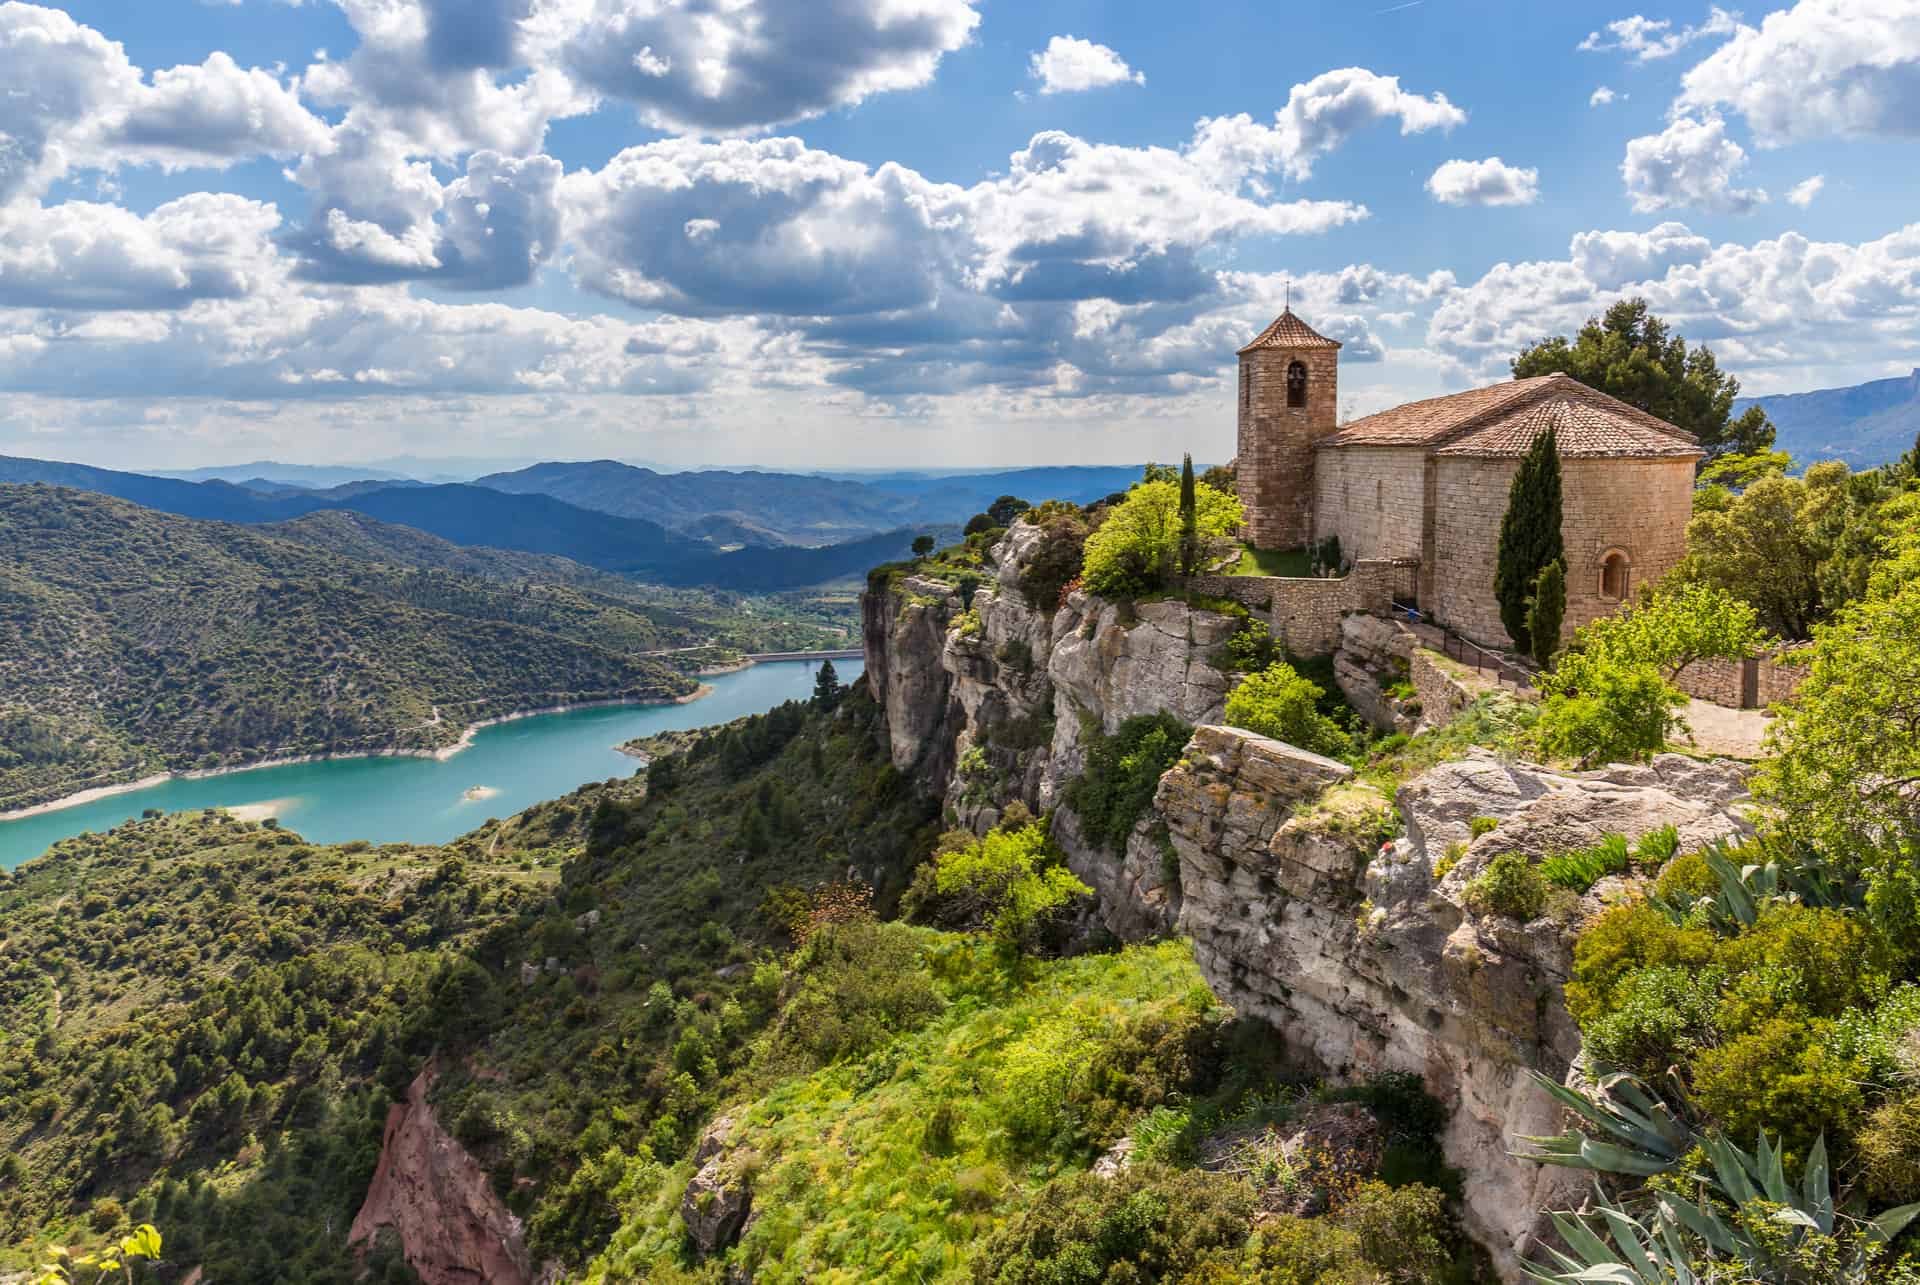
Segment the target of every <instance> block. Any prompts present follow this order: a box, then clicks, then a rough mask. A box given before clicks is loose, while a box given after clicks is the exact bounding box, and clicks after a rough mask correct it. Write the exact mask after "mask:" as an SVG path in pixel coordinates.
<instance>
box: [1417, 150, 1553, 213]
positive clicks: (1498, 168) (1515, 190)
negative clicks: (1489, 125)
mask: <svg viewBox="0 0 1920 1285" xmlns="http://www.w3.org/2000/svg"><path fill="white" fill-rule="evenodd" d="M1427 191H1428V192H1430V193H1432V194H1433V199H1434V200H1436V201H1439V202H1440V203H1441V204H1442V205H1532V204H1533V203H1534V202H1535V201H1537V200H1539V199H1540V171H1539V170H1537V169H1533V168H1527V169H1522V168H1520V167H1519V166H1517V165H1509V164H1507V163H1506V162H1505V161H1503V160H1501V159H1500V158H1499V157H1498V156H1489V157H1487V159H1485V160H1484V161H1462V160H1452V161H1447V162H1444V163H1443V164H1442V165H1441V166H1440V168H1439V169H1436V170H1435V171H1434V172H1433V174H1432V175H1431V176H1430V177H1429V178H1428V179H1427Z"/></svg>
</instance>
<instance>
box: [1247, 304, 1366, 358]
mask: <svg viewBox="0 0 1920 1285" xmlns="http://www.w3.org/2000/svg"><path fill="white" fill-rule="evenodd" d="M1339 346H1340V341H1339V340H1338V339H1329V338H1327V337H1326V336H1325V335H1323V334H1320V333H1318V332H1317V331H1315V330H1314V328H1313V327H1312V326H1309V325H1308V324H1307V323H1306V322H1304V321H1302V320H1300V318H1298V317H1296V316H1294V315H1293V309H1292V308H1291V307H1289V308H1288V309H1287V310H1286V311H1285V312H1283V313H1281V314H1280V315H1279V316H1277V317H1275V318H1274V319H1273V324H1272V325H1271V326H1268V327H1267V328H1266V329H1265V330H1262V331H1261V332H1260V334H1259V337H1258V338H1256V339H1255V340H1254V341H1253V342H1252V343H1250V344H1248V345H1247V346H1246V347H1245V348H1242V349H1241V350H1240V351H1241V352H1242V353H1249V352H1252V351H1253V350H1254V349H1256V348H1338V347H1339ZM1236 355H1237V354H1236Z"/></svg>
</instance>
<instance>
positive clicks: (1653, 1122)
mask: <svg viewBox="0 0 1920 1285" xmlns="http://www.w3.org/2000/svg"><path fill="white" fill-rule="evenodd" d="M1528 1074H1529V1075H1531V1076H1532V1077H1533V1079H1534V1083H1536V1084H1538V1085H1539V1086H1540V1087H1541V1088H1543V1089H1545V1090H1546V1091H1547V1092H1548V1093H1550V1094H1552V1095H1553V1097H1554V1098H1555V1099H1557V1100H1558V1101H1559V1102H1560V1103H1561V1104H1562V1105H1564V1106H1566V1107H1567V1108H1569V1109H1570V1110H1572V1111H1573V1112H1574V1113H1576V1114H1577V1115H1579V1116H1580V1117H1581V1118H1582V1119H1583V1120H1585V1121H1586V1122H1587V1123H1588V1124H1589V1125H1591V1126H1593V1129H1594V1130H1595V1131H1596V1132H1597V1133H1598V1135H1599V1136H1597V1137H1596V1136H1593V1135H1591V1134H1588V1133H1585V1132H1582V1131H1581V1130H1579V1129H1569V1130H1567V1131H1566V1132H1565V1133H1562V1134H1559V1135H1557V1136H1555V1137H1547V1138H1536V1137H1528V1136H1522V1137H1521V1138H1520V1142H1521V1143H1523V1144H1524V1147H1523V1149H1522V1150H1519V1151H1516V1152H1514V1153H1513V1154H1514V1155H1516V1156H1519V1157H1520V1158H1521V1159H1523V1160H1534V1161H1538V1162H1539V1163H1541V1164H1546V1165H1561V1166H1564V1167H1566V1168H1569V1169H1590V1170H1593V1171H1594V1172H1596V1173H1612V1174H1625V1175H1630V1176H1632V1177H1637V1178H1649V1177H1652V1176H1653V1175H1654V1174H1658V1173H1665V1172H1667V1171H1668V1170H1670V1169H1674V1168H1676V1167H1678V1166H1679V1164H1680V1160H1681V1157H1683V1156H1685V1155H1686V1154H1687V1152H1688V1151H1689V1150H1691V1149H1692V1147H1693V1146H1694V1142H1695V1135H1694V1132H1693V1130H1692V1129H1691V1128H1689V1127H1688V1125H1687V1123H1686V1122H1685V1121H1684V1120H1682V1119H1681V1118H1680V1117H1679V1115H1677V1114H1676V1113H1675V1112H1674V1109H1673V1108H1672V1107H1671V1106H1669V1105H1667V1103H1665V1102H1664V1101H1662V1100H1661V1099H1660V1096H1659V1095H1658V1094H1656V1093H1654V1092H1653V1090H1652V1089H1650V1088H1648V1087H1647V1085H1646V1083H1645V1081H1643V1080H1641V1079H1639V1078H1638V1077H1636V1076H1632V1075H1628V1074H1627V1073H1626V1072H1624V1071H1611V1070H1607V1069H1606V1068H1604V1067H1596V1068H1595V1077H1594V1087H1593V1090H1592V1091H1591V1092H1588V1093H1583V1092H1581V1091H1580V1090H1578V1089H1570V1088H1568V1087H1567V1086H1566V1085H1564V1084H1560V1083H1557V1082H1556V1081H1554V1080H1552V1079H1550V1078H1548V1077H1547V1076H1544V1075H1542V1074H1540V1073H1539V1072H1538V1071H1529V1072H1528Z"/></svg>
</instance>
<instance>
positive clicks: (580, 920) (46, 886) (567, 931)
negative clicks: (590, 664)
mask: <svg viewBox="0 0 1920 1285" xmlns="http://www.w3.org/2000/svg"><path fill="white" fill-rule="evenodd" d="M876 717H877V712H876V710H875V708H874V706H873V705H872V703H871V701H869V700H867V699H866V698H865V696H864V695H863V694H861V695H857V696H855V697H853V698H851V699H849V700H848V701H847V702H846V706H845V712H844V713H843V714H835V713H834V712H832V711H830V710H829V709H828V708H826V707H825V706H824V705H821V706H816V707H813V708H809V707H807V706H803V705H797V704H796V705H789V706H784V707H782V708H780V709H777V710H775V711H773V712H772V713H771V714H768V715H763V716H760V717H757V718H753V719H748V720H742V721H741V722H739V723H737V724H734V725H733V726H732V727H730V728H726V729H721V730H720V731H719V732H718V733H717V734H714V735H710V736H707V737H704V738H701V739H699V740H698V742H697V744H696V747H695V748H694V750H693V751H692V752H691V753H690V754H688V755H686V756H684V757H682V758H678V759H675V760H673V762H674V766H673V767H671V768H669V767H661V768H657V769H656V770H655V772H654V774H653V784H654V788H653V790H652V791H651V792H650V793H651V794H652V796H653V797H646V795H647V793H648V792H647V791H643V790H640V789H638V788H636V787H637V786H638V785H639V784H640V783H639V782H637V781H635V782H610V783H608V784H607V785H605V786H591V787H587V788H585V789H583V790H582V791H580V792H579V793H577V794H575V795H572V796H568V797H566V798H563V799H559V800H555V801H554V802H552V803H548V804H543V805H541V806H540V807H538V808H535V809H533V810H531V811H530V812H528V813H527V814H524V815H523V816H520V817H516V818H513V819H512V820H510V821H509V822H506V823H489V824H488V825H487V826H485V827H483V828H482V829H481V830H479V831H476V832H475V833H473V834H472V835H469V836H467V837H466V838H464V839H461V840H458V841H456V842H455V843H453V844H450V845H447V847H445V848H443V849H432V848H410V847H406V846H404V845H390V846H388V847H383V848H378V849H369V848H368V847H367V845H365V844H349V845H347V846H345V847H344V848H314V847H311V846H309V845H306V844H304V843H302V842H301V841H300V840H299V838H298V837H297V836H296V835H294V834H291V833H288V832H282V831H278V830H276V829H273V828H271V827H270V826H269V827H261V826H258V825H255V824H252V823H243V822H238V821H233V820H231V819H229V818H227V817H225V816H221V815H210V816H206V817H201V816H198V815H191V816H180V817H174V818H162V819H152V820H147V821H141V822H130V823H128V824H127V825H125V826H122V827H121V828H119V829H118V830H116V831H114V832H112V833H110V834H106V835H94V836H83V837H81V838H77V839H73V840H69V841H67V842H65V843H63V844H61V845H59V846H58V847H57V848H56V849H55V850H54V852H53V853H52V854H50V855H49V856H47V857H45V858H42V859H40V860H37V861H33V862H29V863H28V864H26V865H25V866H22V867H21V868H20V869H19V870H18V871H16V872H15V873H14V874H13V875H12V876H11V877H8V876H5V875H0V1151H4V1152H5V1153H6V1154H7V1157H8V1158H7V1159H6V1160H5V1161H0V1164H4V1166H5V1169H4V1177H5V1179H6V1180H5V1181H4V1182H0V1247H3V1246H9V1245H14V1246H17V1245H20V1244H22V1243H23V1242H30V1241H32V1240H33V1239H34V1238H35V1236H36V1235H37V1234H41V1233H45V1234H49V1235H60V1236H66V1235H70V1236H73V1237H85V1236H87V1235H89V1234H95V1233H93V1232H91V1231H90V1229H92V1228H98V1229H109V1228H111V1227H112V1226H113V1225H114V1224H115V1223H116V1221H118V1220H122V1219H125V1218H132V1219H133V1220H135V1221H140V1220H154V1221H158V1222H161V1223H163V1224H164V1225H165V1226H166V1228H167V1236H168V1243H169V1247H170V1251H169V1257H170V1258H171V1259H172V1260H173V1261H174V1262H176V1263H188V1262H191V1263H196V1264H201V1265H204V1266H205V1268H206V1271H207V1279H209V1280H220V1281H236V1280H269V1279H271V1280H275V1281H281V1282H297V1281H341V1282H345V1281H349V1280H353V1279H355V1270H354V1262H353V1258H352V1256H351V1255H350V1254H349V1253H348V1252H347V1251H346V1247H345V1243H344V1242H345V1229H346V1227H347V1225H348V1224H349V1223H350V1222H351V1221H352V1219H353V1216H354V1213H355V1210H356V1209H357V1208H358V1207H359V1204H360V1201H361V1199H362V1198H363V1197H364V1196H365V1194H366V1189H367V1183H368V1180H369V1179H370V1178H371V1176H372V1172H373V1166H374V1160H375V1158H376V1155H377V1153H378V1150H379V1140H380V1124H381V1120H382V1119H383V1118H384V1115H385V1112H386V1106H387V1103H388V1102H389V1101H390V1100H393V1099H396V1098H398V1097H400V1096H402V1095H403V1094H404V1091H405V1088H406V1085H407V1082H408V1081H409V1080H410V1079H412V1077H413V1076H414V1074H415V1073H416V1072H417V1071H418V1070H419V1069H420V1067H421V1066H422V1065H423V1064H424V1063H425V1061H426V1059H427V1057H428V1055H429V1054H433V1053H435V1052H436V1050H437V1051H438V1065H439V1066H440V1067H441V1068H442V1069H443V1078H442V1081H441V1087H440V1088H439V1090H438V1093H437V1095H436V1096H437V1097H439V1099H440V1101H441V1103H442V1107H441V1114H442V1116H443V1118H445V1119H446V1120H448V1121H449V1122H450V1123H451V1125H452V1127H453V1128H454V1129H455V1131H456V1132H457V1133H458V1134H459V1136H460V1137H461V1138H462V1139H463V1140H464V1141H466V1142H467V1143H468V1144H469V1145H470V1146H472V1147H473V1148H474V1149H475V1150H476V1153H477V1154H479V1155H480V1156H481V1157H482V1158H483V1160H484V1161H485V1162H486V1163H487V1164H488V1165H489V1167H491V1168H492V1169H493V1170H494V1171H495V1172H496V1173H497V1174H498V1175H500V1178H501V1189H502V1190H511V1191H512V1193H513V1194H512V1197H511V1201H512V1204H513V1206H514V1207H515V1208H516V1209H517V1210H519V1211H521V1212H522V1213H526V1214H529V1215H531V1217H532V1219H533V1223H532V1226H533V1235H534V1239H535V1242H536V1244H537V1245H538V1246H539V1247H540V1249H541V1252H542V1253H543V1254H549V1255H553V1256H555V1257H558V1258H563V1259H566V1260H569V1261H576V1262H583V1261H585V1259H586V1258H588V1257H589V1256H591V1254H593V1253H594V1252H597V1250H598V1249H599V1248H600V1246H601V1245H602V1244H603V1243H604V1239H605V1236H606V1234H607V1233H608V1232H609V1231H611V1229H612V1227H613V1225H614V1223H613V1220H612V1218H611V1214H610V1209H609V1206H608V1205H607V1203H606V1202H607V1201H608V1200H609V1199H610V1197H611V1194H612V1193H611V1190H610V1187H609V1188H606V1189H603V1188H601V1187H600V1186H598V1185H597V1184H599V1183H600V1182H602V1181H606V1182H611V1181H613V1180H615V1179H617V1178H618V1172H617V1171H608V1170H606V1169H605V1168H604V1166H606V1165H607V1164H608V1162H607V1160H606V1157H607V1155H608V1154H615V1153H625V1154H630V1155H632V1156H633V1157H634V1158H635V1159H636V1160H637V1159H638V1158H639V1157H640V1156H642V1155H646V1154H648V1148H649V1147H650V1146H657V1147H658V1148H659V1149H660V1150H661V1153H662V1154H663V1155H671V1154H672V1153H675V1152H677V1151H678V1150H679V1148H680V1147H682V1146H683V1145H685V1144H686V1143H688V1142H690V1140H691V1138H692V1136H693V1133H694V1132H695V1131H696V1130H697V1128H698V1127H699V1125H700V1123H701V1122H702V1120H703V1119H704V1118H705V1115H706V1113H707V1112H708V1111H709V1110H710V1109H711V1108H712V1106H713V1104H714V1103H715V1102H716V1101H718V1100H719V1097H720V1095H721V1094H722V1093H723V1092H725V1091H726V1089H727V1088H728V1086H730V1085H734V1084H737V1082H738V1075H739V1073H740V1070H741V1068H742V1067H743V1066H744V1064H745V1061H746V1059H747V1052H748V1050H747V1044H748V1041H749V1040H750V1039H751V1038H752V1037H753V1035H754V1034H755V1033H756V1031H757V1029H758V1028H759V1027H760V1026H761V1025H762V1024H763V1023H764V1022H765V1021H766V1020H767V1018H768V1016H769V1015H770V1013H771V1011H772V1010H773V1008H774V1007H775V1006H777V1004H778V1001H779V998H780V990H781V987H780V980H779V979H780V970H779V969H778V968H777V967H772V966H770V965H769V964H768V963H767V961H768V959H769V958H770V957H769V955H768V954H767V951H766V947H767V946H769V945H772V944H776V943H785V942H787V941H788V937H787V933H788V930H789V928H790V927H791V926H792V924H793V922H794V921H793V918H792V916H793V914H794V912H795V907H796V906H797V907H800V908H801V913H803V914H804V908H805V906H806V905H807V904H808V903H807V900H806V897H805V895H804V894H803V893H802V892H801V891H800V890H801V889H802V888H808V889H811V888H814V887H816V886H821V885H826V884H831V883H833V882H834V881H836V880H842V879H845V878H846V877H847V876H848V874H849V872H850V871H852V872H857V874H858V875H859V877H860V878H861V880H862V881H863V885H862V886H863V887H866V888H871V889H877V896H878V899H879V900H880V902H881V903H882V904H883V905H884V906H891V905H892V904H893V902H894V901H895V900H896V899H897V898H898V896H899V894H900V892H901V890H902V889H903V888H904V887H905V885H906V880H907V876H908V873H909V871H910V869H911V866H912V865H913V863H914V861H915V860H917V859H918V857H919V856H921V855H922V854H924V853H925V852H926V851H927V850H928V849H929V848H930V847H931V846H932V842H933V833H934V831H933V830H932V829H931V828H930V822H931V821H932V816H931V813H932V804H931V803H929V802H928V801H925V800H923V799H918V798H915V797H914V796H913V794H912V792H911V791H910V790H909V789H908V787H907V784H906V782H905V781H904V780H903V779H902V778H901V777H899V776H898V774H896V773H894V772H893V770H892V768H891V767H889V766H888V765H887V763H886V761H885V758H884V755H880V754H878V753H877V752H876V750H875V748H874V746H875V741H874V731H875V719H876ZM556 872H557V873H558V875H559V879H558V882H557V884H556V883H555V882H554V876H555V873H556ZM781 889H786V890H787V891H785V892H782V891H780V890H781ZM550 958H551V959H554V960H556V961H557V963H558V965H559V968H560V971H558V972H555V973H547V972H545V971H544V970H543V964H542V961H545V960H547V959H550ZM528 960H531V961H533V962H534V964H535V971H536V974H537V975H539V976H540V978H541V980H540V981H539V982H538V984H537V985H527V984H524V983H523V978H522V969H521V965H522V962H523V961H528ZM741 965H745V967H741ZM755 965H758V967H755ZM587 1161H592V1162H596V1163H597V1164H598V1165H600V1166H603V1168H595V1167H594V1165H591V1164H590V1165H588V1166H587V1167H586V1168H585V1169H584V1170H583V1169H581V1165H582V1164H583V1162H587ZM616 1168H617V1167H616ZM0 1253H4V1251H3V1250H0ZM7 1265H8V1264H7V1262H6V1260H5V1258H4V1257H0V1272H3V1271H4V1270H5V1268H6V1266H7ZM382 1270H383V1271H384V1270H385V1267H384V1265H383V1267H382ZM404 1278H405V1277H404V1273H402V1274H399V1275H397V1276H396V1277H395V1279H404Z"/></svg>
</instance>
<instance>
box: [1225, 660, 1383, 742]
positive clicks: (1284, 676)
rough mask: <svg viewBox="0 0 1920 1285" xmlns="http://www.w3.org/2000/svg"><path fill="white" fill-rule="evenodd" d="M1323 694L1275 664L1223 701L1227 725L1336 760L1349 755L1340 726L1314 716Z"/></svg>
mask: <svg viewBox="0 0 1920 1285" xmlns="http://www.w3.org/2000/svg"><path fill="white" fill-rule="evenodd" d="M1323 695H1325V693H1324V692H1323V691H1322V690H1321V689H1320V688H1319V687H1318V686H1316V685H1315V684H1313V683H1311V682H1309V681H1308V680H1307V679H1305V678H1302V677H1301V676H1300V674H1299V672H1298V671H1296V670H1295V669H1294V667H1293V666H1291V665H1289V664H1287V663H1286V662H1285V661H1275V662H1274V663H1273V664H1271V665H1269V666H1267V668H1265V669H1263V670H1261V671H1260V672H1259V673H1257V674H1249V675H1247V677H1245V678H1244V679H1242V680H1241V681H1240V684H1239V686H1237V687H1235V688H1234V689H1233V691H1232V692H1230V693H1229V694H1228V695H1227V710H1226V716H1227V722H1228V723H1229V724H1231V725H1232V726H1234V727H1244V728H1245V729H1246V730H1248V731H1249V732H1255V733H1257V734H1259V735H1261V736H1269V737H1272V738H1273V739H1274V740H1276V741H1285V742H1286V743H1287V744H1289V745H1297V746H1299V747H1300V748H1301V749H1303V750H1310V751H1312V752H1313V753H1315V754H1325V755H1327V756H1329V757H1336V756H1339V755H1343V754H1348V753H1351V752H1352V749H1353V743H1352V741H1350V740H1349V739H1348V737H1347V734H1346V733H1345V732H1343V731H1342V730H1341V729H1340V725H1339V724H1338V723H1335V722H1334V721H1333V720H1332V719H1330V718H1328V717H1327V716H1326V715H1325V714H1323V713H1321V712H1320V706H1319V702H1320V699H1321V697H1322V696H1323Z"/></svg>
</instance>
